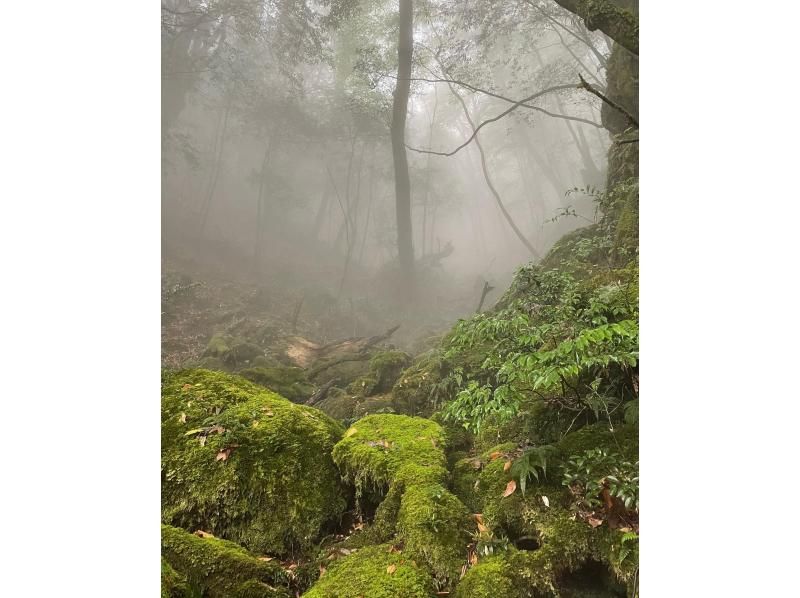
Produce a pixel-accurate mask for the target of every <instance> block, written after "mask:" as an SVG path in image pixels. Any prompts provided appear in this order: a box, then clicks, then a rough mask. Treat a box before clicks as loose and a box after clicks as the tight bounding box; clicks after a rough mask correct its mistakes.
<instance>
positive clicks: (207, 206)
mask: <svg viewBox="0 0 800 598" xmlns="http://www.w3.org/2000/svg"><path fill="white" fill-rule="evenodd" d="M230 111H231V102H230V100H228V104H227V106H225V117H224V118H223V120H222V131H221V132H220V136H219V149H218V150H217V155H216V156H215V160H214V172H213V174H212V175H211V181H210V182H209V184H208V193H207V194H206V201H205V203H204V204H203V219H202V221H201V222H200V234H201V235H202V234H203V231H205V228H206V222H207V221H208V213H209V212H210V211H211V200H212V199H214V191H216V189H217V180H218V179H219V171H220V168H221V166H222V152H223V151H224V150H225V133H226V132H227V130H228V115H229V114H230Z"/></svg>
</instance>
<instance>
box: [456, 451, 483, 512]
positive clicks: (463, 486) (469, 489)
mask: <svg viewBox="0 0 800 598" xmlns="http://www.w3.org/2000/svg"><path fill="white" fill-rule="evenodd" d="M480 468H481V465H480V461H479V460H477V459H475V458H474V457H464V458H462V459H459V460H458V461H456V462H455V464H454V465H453V469H452V470H453V481H452V486H453V493H454V494H455V495H456V496H457V497H458V498H459V500H461V502H463V503H464V504H465V505H466V506H467V507H468V508H469V509H470V510H471V511H472V512H473V513H480V512H481V511H482V510H483V501H482V500H481V497H480V495H479V494H478V492H477V488H476V484H477V482H478V479H479V477H480Z"/></svg>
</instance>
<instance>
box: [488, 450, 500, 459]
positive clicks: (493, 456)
mask: <svg viewBox="0 0 800 598" xmlns="http://www.w3.org/2000/svg"><path fill="white" fill-rule="evenodd" d="M502 454H503V453H501V452H500V451H495V452H493V453H492V454H491V455H489V458H490V459H491V460H492V461H494V460H495V459H499V458H500V456H501V455H502Z"/></svg>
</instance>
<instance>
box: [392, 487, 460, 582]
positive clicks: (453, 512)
mask: <svg viewBox="0 0 800 598" xmlns="http://www.w3.org/2000/svg"><path fill="white" fill-rule="evenodd" d="M469 526H470V513H469V511H467V508H466V507H465V506H464V505H463V504H462V503H461V501H459V500H458V499H457V498H456V497H455V496H454V495H453V494H451V493H450V492H449V491H448V490H447V489H445V488H444V487H443V486H442V485H441V484H436V483H434V484H431V483H428V484H425V485H419V484H406V486H405V492H404V493H403V498H402V500H401V502H400V511H399V513H398V516H397V536H398V538H399V539H400V540H401V541H402V542H403V545H404V552H405V554H407V555H408V556H410V557H411V558H414V559H416V560H418V561H422V562H425V563H426V564H427V565H428V566H429V567H430V568H431V570H432V571H433V573H434V575H435V576H436V578H437V581H438V582H439V587H448V586H449V585H450V583H451V582H453V581H455V580H457V579H458V576H459V573H460V570H461V567H462V565H464V564H465V563H466V546H467V544H469V541H470V537H469V533H468V531H467V530H468V528H469ZM473 527H474V526H473Z"/></svg>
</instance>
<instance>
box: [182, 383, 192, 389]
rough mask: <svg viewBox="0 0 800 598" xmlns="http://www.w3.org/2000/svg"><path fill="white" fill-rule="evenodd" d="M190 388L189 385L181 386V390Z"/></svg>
mask: <svg viewBox="0 0 800 598" xmlns="http://www.w3.org/2000/svg"><path fill="white" fill-rule="evenodd" d="M191 387H192V385H191V384H184V385H183V386H181V390H189V389H190V388H191Z"/></svg>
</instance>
